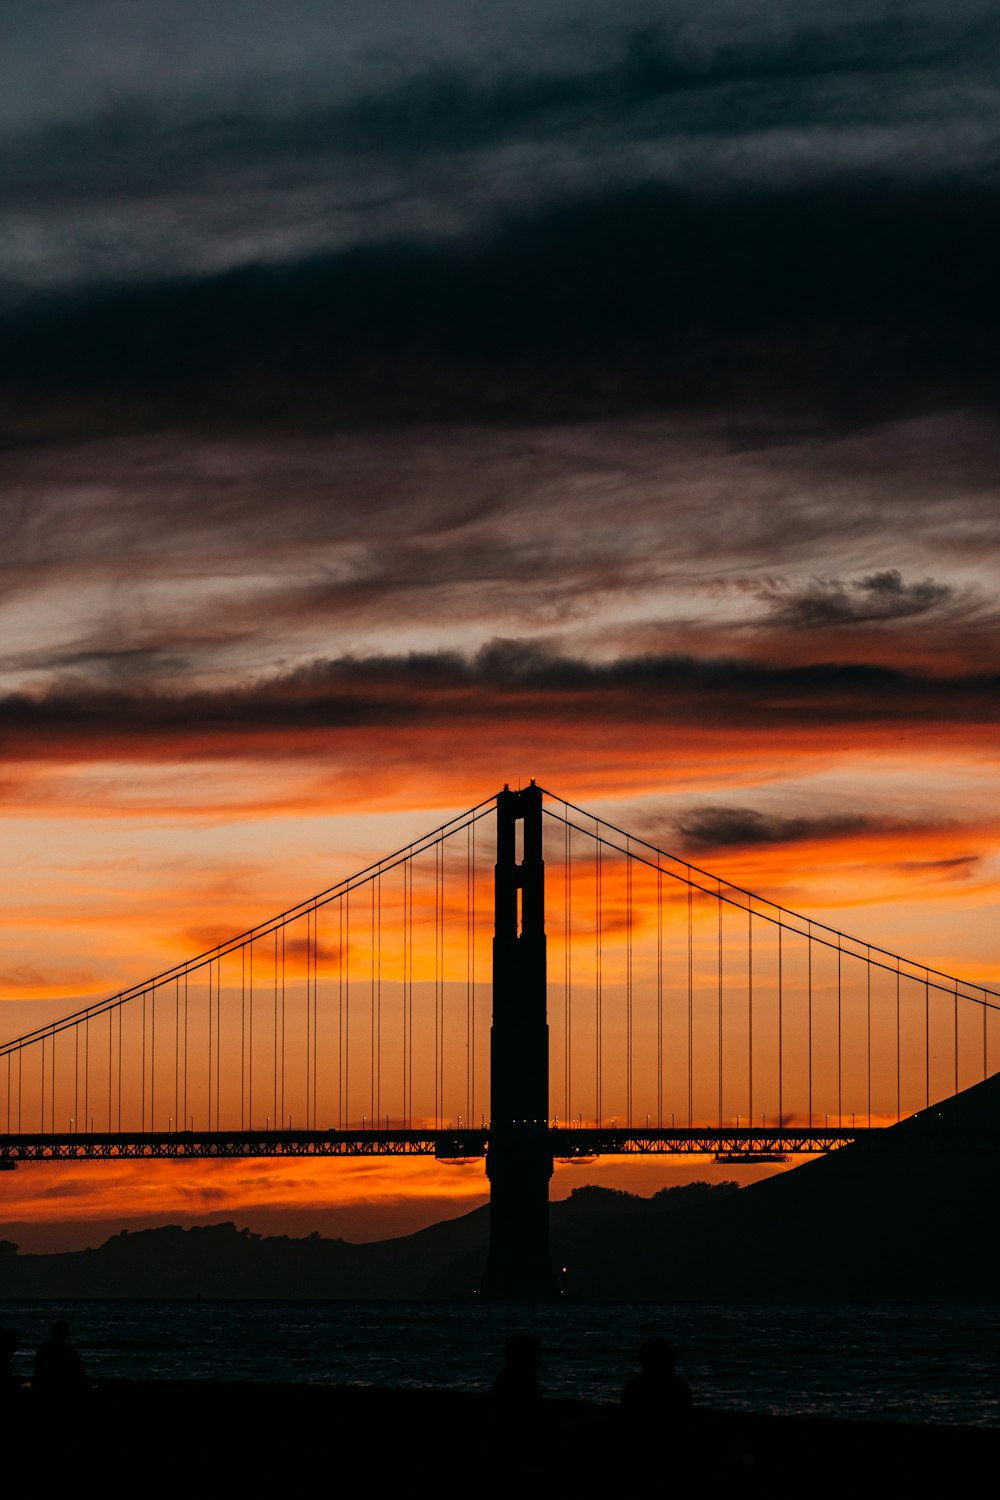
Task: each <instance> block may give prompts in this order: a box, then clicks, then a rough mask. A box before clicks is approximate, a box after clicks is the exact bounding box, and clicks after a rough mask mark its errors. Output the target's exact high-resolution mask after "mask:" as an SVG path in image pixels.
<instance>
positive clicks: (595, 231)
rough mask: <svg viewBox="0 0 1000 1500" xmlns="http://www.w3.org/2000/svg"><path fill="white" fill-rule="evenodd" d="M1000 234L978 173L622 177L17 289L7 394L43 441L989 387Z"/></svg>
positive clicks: (868, 399) (0, 380)
mask: <svg viewBox="0 0 1000 1500" xmlns="http://www.w3.org/2000/svg"><path fill="white" fill-rule="evenodd" d="M998 230H1000V197H995V196H994V195H992V194H991V193H989V192H983V191H979V190H972V189H960V188H954V189H949V188H943V187H942V188H938V189H935V190H934V191H927V192H924V193H915V192H910V191H908V190H903V189H899V190H895V191H894V190H890V189H888V188H885V189H881V190H879V191H875V190H867V189H864V188H859V187H855V188H848V187H845V186H842V185H841V186H827V187H824V188H815V189H809V190H801V191H788V192H776V193H773V194H770V195H766V196H761V195H755V196H752V197H751V196H747V197H745V198H742V199H737V200H735V201H729V200H727V201H726V202H713V201H711V200H705V199H697V198H694V197H691V196H690V195H679V194H676V193H664V192H661V191H659V190H652V189H649V190H642V191H635V192H629V193H620V194H616V195H612V196H609V197H606V198H603V199H594V200H589V201H578V202H576V203H572V204H571V203H561V204H559V205H556V206H554V207H552V208H550V209H548V210H546V211H545V212H539V213H537V214H534V213H533V214H530V215H528V216H526V217H523V218H521V219H519V220H518V221H516V222H514V223H511V224H508V225H507V226H506V227H502V228H499V229H497V230H496V231H495V232H494V233H491V234H488V235H481V236H479V237H476V238H473V239H463V240H460V241H449V242H448V243H442V244H437V245H433V246H432V245H425V246H418V245H414V244H411V245H409V246H405V245H398V244H397V245H394V246H386V247H383V248H381V249H367V250H357V251H352V252H346V253H343V254H338V255H334V256H330V257H325V258H320V259H316V260H313V261H310V262H308V263H303V264H298V265H294V266H285V267H282V268H275V267H271V268H264V267H257V268H247V269H244V270H240V271H234V272H232V273H228V274H226V275H223V276H218V277H210V278H207V279H206V278H202V279H192V280H182V281H174V282H163V283H160V284H156V285H148V286H143V287H132V288H119V289H117V290H110V289H108V290H104V291H101V292H93V293H86V294H84V293H80V294H72V295H70V294H64V295H60V296H51V297H48V298H46V299H43V301H41V302H33V303H31V304H30V305H26V306H22V307H20V308H19V309H15V310H8V313H7V315H6V317H5V318H4V320H3V325H2V329H0V332H2V345H0V397H2V400H3V410H4V413H5V419H6V426H7V429H8V433H9V434H10V436H11V437H17V438H20V439H22V440H23V439H24V438H25V437H27V438H30V437H31V435H32V434H33V433H39V432H42V431H44V432H45V433H46V435H49V434H53V435H56V434H64V435H71V434H73V433H81V432H86V433H88V434H89V435H93V434H95V433H97V432H101V431H104V432H107V431H112V432H114V431H130V430H140V429H143V428H148V427H166V426H178V425H183V426H187V427H201V428H204V427H206V426H208V427H216V428H219V429H222V430H225V429H228V428H232V427H234V426H242V427H247V426H251V427H259V426H261V425H266V426H272V427H273V426H286V427H292V428H296V427H298V428H305V429H312V430H317V429H318V430H324V431H328V430H330V429H331V428H336V427H343V426H353V425H366V424H371V423H377V424H380V425H386V424H390V425H391V424H398V423H411V424H412V423H416V422H422V421H434V422H442V421H447V422H454V421H463V420H466V421H467V420H486V421H492V422H501V423H503V422H510V421H512V420H525V419H527V420H529V421H531V420H552V419H560V418H563V419H564V418H575V417H594V416H597V415H605V414H613V413H622V412H631V411H636V410H649V409H650V408H656V407H663V406H691V405H694V404H705V403H712V404H715V405H726V406H729V407H730V408H732V409H734V410H740V409H744V408H746V407H748V406H751V405H756V406H758V407H759V406H760V405H762V404H765V403H767V402H769V401H770V402H771V403H773V404H777V405H784V406H785V407H787V408H790V409H799V410H808V409H809V408H810V406H812V407H814V408H816V409H820V410H822V411H823V412H824V413H825V415H826V418H827V420H828V421H832V422H835V423H838V424H844V423H851V422H861V421H871V420H873V419H875V418H877V417H879V416H885V415H888V414H891V413H893V412H898V411H901V410H904V411H905V410H913V409H917V410H920V409H926V408H927V407H928V406H935V405H941V404H943V403H947V404H948V405H954V404H955V403H956V402H960V401H962V400H965V401H967V402H975V401H989V402H991V403H992V402H993V401H994V400H995V397H996V384H997V378H996V369H997V357H996V345H997V333H998V327H1000V284H998V282H997V278H996V276H995V274H994V255H993V247H994V245H995V244H996V242H997V239H998V238H1000V235H998Z"/></svg>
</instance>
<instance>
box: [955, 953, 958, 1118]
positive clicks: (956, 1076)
mask: <svg viewBox="0 0 1000 1500" xmlns="http://www.w3.org/2000/svg"><path fill="white" fill-rule="evenodd" d="M955 1093H956V1094H957V1093H958V980H957V979H956V980H955Z"/></svg>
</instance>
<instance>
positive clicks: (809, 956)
mask: <svg viewBox="0 0 1000 1500" xmlns="http://www.w3.org/2000/svg"><path fill="white" fill-rule="evenodd" d="M806 966H807V974H806V995H807V1000H806V1007H807V1016H808V1022H807V1031H808V1063H807V1071H808V1076H809V1129H810V1130H812V1124H813V945H812V923H811V922H809V921H807V922H806Z"/></svg>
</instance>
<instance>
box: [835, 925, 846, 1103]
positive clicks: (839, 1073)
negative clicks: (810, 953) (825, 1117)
mask: <svg viewBox="0 0 1000 1500" xmlns="http://www.w3.org/2000/svg"><path fill="white" fill-rule="evenodd" d="M842 957H843V954H842V950H841V947H840V939H839V938H838V939H837V1129H838V1130H843V1128H844V1087H843V1079H844V1069H843V1047H842V1031H843V1027H842V1023H841V1012H842V1005H841V984H840V970H841V959H842Z"/></svg>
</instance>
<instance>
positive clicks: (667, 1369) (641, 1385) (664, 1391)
mask: <svg viewBox="0 0 1000 1500" xmlns="http://www.w3.org/2000/svg"><path fill="white" fill-rule="evenodd" d="M676 1365H677V1354H676V1351H675V1349H674V1347H673V1345H672V1344H671V1343H670V1342H669V1341H668V1340H667V1339H662V1338H653V1339H646V1340H645V1341H644V1342H643V1343H642V1344H641V1345H640V1347H639V1371H640V1373H639V1374H638V1375H633V1376H632V1378H631V1379H630V1380H627V1381H626V1382H625V1388H624V1390H623V1391H622V1419H623V1426H624V1435H625V1444H626V1454H627V1456H628V1457H629V1458H630V1459H632V1460H633V1461H637V1462H639V1463H649V1462H653V1461H654V1460H655V1462H656V1463H658V1464H678V1463H685V1462H687V1460H688V1459H689V1457H690V1451H691V1406H692V1403H691V1390H690V1387H689V1386H688V1383H687V1381H686V1380H685V1379H684V1378H683V1377H682V1376H680V1375H678V1374H677V1369H676Z"/></svg>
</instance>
